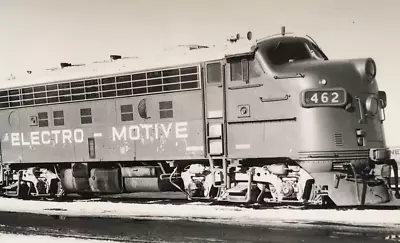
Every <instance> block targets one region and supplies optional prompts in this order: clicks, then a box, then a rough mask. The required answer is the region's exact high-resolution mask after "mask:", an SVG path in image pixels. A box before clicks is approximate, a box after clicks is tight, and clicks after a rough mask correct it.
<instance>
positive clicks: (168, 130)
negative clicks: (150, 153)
mask: <svg viewBox="0 0 400 243" xmlns="http://www.w3.org/2000/svg"><path fill="white" fill-rule="evenodd" d="M171 127H172V123H170V124H168V129H165V126H164V124H161V128H162V130H163V132H164V134H165V137H166V138H168V136H169V132H170V131H171Z"/></svg>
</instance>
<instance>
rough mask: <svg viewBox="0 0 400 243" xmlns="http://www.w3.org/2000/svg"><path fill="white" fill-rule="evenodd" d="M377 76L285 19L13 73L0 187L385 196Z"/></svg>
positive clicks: (212, 196) (300, 197) (241, 197)
mask: <svg viewBox="0 0 400 243" xmlns="http://www.w3.org/2000/svg"><path fill="white" fill-rule="evenodd" d="M375 77H376V64H375V62H374V60H373V59H372V58H364V59H350V60H329V59H328V57H327V56H326V55H325V54H324V52H323V51H322V50H321V48H320V47H319V46H318V45H317V43H316V42H315V41H314V40H313V39H312V38H311V37H309V36H307V35H305V36H300V35H294V34H291V33H285V30H284V28H283V29H282V31H281V33H280V34H277V35H273V36H269V37H265V38H263V39H259V40H253V39H252V36H251V32H249V33H247V36H246V37H245V38H242V37H240V35H237V36H234V37H232V38H229V39H228V41H227V44H226V45H223V46H221V47H218V46H214V47H209V46H202V45H184V46H179V47H177V48H176V49H173V50H170V51H165V52H162V53H161V54H158V55H154V56H145V57H140V58H137V57H129V58H125V57H122V56H119V55H111V56H110V60H109V61H103V62H95V63H91V64H87V65H73V64H71V63H61V67H59V68H53V69H50V70H46V71H44V72H43V73H40V72H31V71H29V72H27V73H26V74H24V75H21V76H15V77H14V76H12V77H10V78H8V79H7V80H5V81H3V82H1V83H0V135H1V143H0V145H1V157H0V158H1V164H0V166H1V190H2V192H3V194H4V195H6V196H15V197H19V198H29V197H35V196H39V197H62V196H65V195H66V194H69V193H77V194H81V195H96V194H120V193H135V192H173V191H180V192H182V193H184V194H186V196H187V198H188V199H191V200H195V199H209V200H216V201H228V202H237V203H285V202H290V203H299V204H313V205H324V204H326V203H333V204H334V205H337V206H356V205H381V204H385V203H387V202H390V201H392V200H394V199H395V198H398V197H399V192H398V174H397V171H398V168H397V164H396V162H395V161H394V160H393V159H391V156H390V151H389V149H388V148H387V147H386V144H385V135H384V129H383V122H384V120H385V108H386V106H387V98H386V93H385V92H384V91H380V90H379V89H378V85H377V80H376V79H375ZM393 172H394V175H395V176H394V184H393V182H392V185H390V182H391V180H388V175H389V176H390V174H391V173H393ZM393 187H394V188H393Z"/></svg>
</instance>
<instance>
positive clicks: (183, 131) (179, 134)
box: [175, 122, 188, 138]
mask: <svg viewBox="0 0 400 243" xmlns="http://www.w3.org/2000/svg"><path fill="white" fill-rule="evenodd" d="M175 136H176V138H187V137H188V134H187V122H177V123H176V124H175Z"/></svg>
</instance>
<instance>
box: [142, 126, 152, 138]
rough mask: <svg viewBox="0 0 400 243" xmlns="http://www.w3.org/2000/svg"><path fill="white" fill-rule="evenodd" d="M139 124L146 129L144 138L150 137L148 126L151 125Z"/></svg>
mask: <svg viewBox="0 0 400 243" xmlns="http://www.w3.org/2000/svg"><path fill="white" fill-rule="evenodd" d="M140 126H141V127H142V128H144V129H146V139H150V130H149V129H150V128H152V127H153V125H151V124H140Z"/></svg>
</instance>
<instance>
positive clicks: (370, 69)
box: [365, 58, 376, 80]
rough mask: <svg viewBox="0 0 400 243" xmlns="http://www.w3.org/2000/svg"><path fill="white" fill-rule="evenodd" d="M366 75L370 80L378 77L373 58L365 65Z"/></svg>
mask: <svg viewBox="0 0 400 243" xmlns="http://www.w3.org/2000/svg"><path fill="white" fill-rule="evenodd" d="M365 74H366V75H367V77H368V78H369V79H370V80H372V79H374V78H375V76H376V64H375V61H374V60H373V59H371V58H369V59H368V60H367V62H366V63H365Z"/></svg>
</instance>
